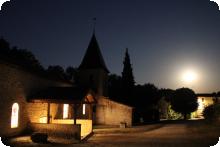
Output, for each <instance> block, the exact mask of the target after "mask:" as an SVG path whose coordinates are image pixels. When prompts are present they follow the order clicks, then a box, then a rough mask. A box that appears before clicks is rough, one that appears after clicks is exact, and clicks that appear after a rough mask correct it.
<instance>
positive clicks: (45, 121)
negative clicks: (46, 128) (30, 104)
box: [39, 116, 47, 123]
mask: <svg viewBox="0 0 220 147" xmlns="http://www.w3.org/2000/svg"><path fill="white" fill-rule="evenodd" d="M39 121H40V123H47V117H46V116H43V117H41V118H40V119H39Z"/></svg>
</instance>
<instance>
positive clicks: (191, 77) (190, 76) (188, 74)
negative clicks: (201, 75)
mask: <svg viewBox="0 0 220 147" xmlns="http://www.w3.org/2000/svg"><path fill="white" fill-rule="evenodd" d="M197 77H198V75H197V74H196V73H195V72H194V71H191V70H188V71H185V72H184V73H183V75H182V80H183V81H184V82H188V83H191V82H194V81H195V80H197Z"/></svg>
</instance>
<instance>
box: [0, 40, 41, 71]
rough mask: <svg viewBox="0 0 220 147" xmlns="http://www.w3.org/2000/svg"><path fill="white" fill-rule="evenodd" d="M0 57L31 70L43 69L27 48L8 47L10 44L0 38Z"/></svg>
mask: <svg viewBox="0 0 220 147" xmlns="http://www.w3.org/2000/svg"><path fill="white" fill-rule="evenodd" d="M0 57H1V59H4V60H5V61H7V62H10V63H13V64H16V65H19V66H21V67H23V68H25V69H28V70H31V71H35V72H36V71H41V72H42V71H43V70H44V68H43V66H42V65H41V64H40V62H39V61H38V60H37V59H36V57H35V56H34V54H33V53H32V52H30V51H28V50H27V49H18V48H17V47H12V48H11V47H10V44H9V43H8V42H7V41H6V40H4V39H3V38H1V39H0Z"/></svg>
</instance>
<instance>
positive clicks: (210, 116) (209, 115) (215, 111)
mask: <svg viewBox="0 0 220 147" xmlns="http://www.w3.org/2000/svg"><path fill="white" fill-rule="evenodd" d="M203 116H204V117H205V119H206V120H207V121H216V120H217V119H219V117H220V104H214V105H210V106H207V107H206V108H205V109H204V111H203Z"/></svg>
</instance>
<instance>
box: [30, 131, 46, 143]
mask: <svg viewBox="0 0 220 147" xmlns="http://www.w3.org/2000/svg"><path fill="white" fill-rule="evenodd" d="M47 139H48V135H47V134H46V133H33V134H32V135H31V140H32V141H33V142H36V143H47Z"/></svg>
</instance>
